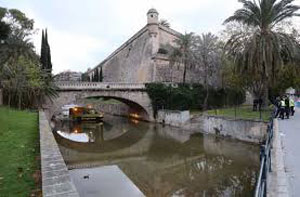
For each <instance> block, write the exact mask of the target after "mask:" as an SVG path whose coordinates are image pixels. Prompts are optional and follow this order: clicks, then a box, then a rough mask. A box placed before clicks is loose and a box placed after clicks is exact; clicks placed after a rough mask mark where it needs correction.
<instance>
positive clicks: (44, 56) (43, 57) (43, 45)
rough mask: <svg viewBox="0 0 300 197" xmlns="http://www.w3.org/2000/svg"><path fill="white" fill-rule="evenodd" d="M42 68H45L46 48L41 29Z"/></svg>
mask: <svg viewBox="0 0 300 197" xmlns="http://www.w3.org/2000/svg"><path fill="white" fill-rule="evenodd" d="M40 62H41V66H42V70H44V69H46V48H45V34H44V30H42V44H41V58H40Z"/></svg>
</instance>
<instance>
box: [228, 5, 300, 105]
mask: <svg viewBox="0 0 300 197" xmlns="http://www.w3.org/2000/svg"><path fill="white" fill-rule="evenodd" d="M293 1H294V0H280V1H276V0H261V1H258V2H257V1H255V0H252V1H249V0H239V2H241V3H242V4H243V8H241V9H238V10H237V11H236V12H235V13H234V15H232V16H231V17H229V18H227V19H226V20H225V22H224V23H229V22H239V23H242V24H244V25H246V26H249V27H251V28H253V32H251V33H250V34H243V33H237V34H234V35H232V36H231V38H230V39H229V40H228V41H227V43H226V49H227V51H228V54H229V55H230V56H232V57H233V59H234V61H235V63H236V64H237V66H238V67H239V68H238V70H239V71H241V72H247V74H249V75H250V77H251V78H252V81H253V82H257V81H258V82H259V83H261V86H262V88H261V89H262V92H260V95H261V96H263V105H264V107H266V106H267V101H268V90H269V87H271V86H272V85H273V84H274V82H275V81H276V79H277V77H278V76H277V74H278V71H279V70H280V68H281V67H282V66H283V65H284V63H286V62H287V61H288V62H290V61H293V58H294V56H295V51H296V50H295V48H296V47H297V42H296V41H295V39H294V38H293V37H291V36H290V35H288V34H286V33H284V32H280V31H276V26H278V24H279V23H280V22H282V21H284V20H285V19H288V18H291V17H293V16H299V14H297V13H296V12H297V11H298V10H299V8H300V7H299V6H296V5H293V4H292V2H293Z"/></svg>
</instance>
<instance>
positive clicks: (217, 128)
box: [199, 116, 267, 143]
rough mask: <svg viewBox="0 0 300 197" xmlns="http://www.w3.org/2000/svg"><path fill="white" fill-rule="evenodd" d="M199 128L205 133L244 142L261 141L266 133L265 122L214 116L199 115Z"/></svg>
mask: <svg viewBox="0 0 300 197" xmlns="http://www.w3.org/2000/svg"><path fill="white" fill-rule="evenodd" d="M200 122H201V123H202V124H201V125H199V128H200V129H201V130H203V131H204V132H205V133H209V134H215V135H219V136H224V137H231V138H235V139H238V140H241V141H245V142H252V143H261V142H262V141H264V139H265V137H266V133H267V124H266V123H265V122H262V121H255V120H243V119H234V118H225V117H216V116H202V117H200Z"/></svg>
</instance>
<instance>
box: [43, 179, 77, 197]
mask: <svg viewBox="0 0 300 197" xmlns="http://www.w3.org/2000/svg"><path fill="white" fill-rule="evenodd" d="M72 192H76V189H75V186H74V184H73V183H70V182H67V183H63V184H56V185H50V186H43V194H44V196H53V195H58V194H64V193H72Z"/></svg>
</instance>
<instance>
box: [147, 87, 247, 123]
mask: <svg viewBox="0 0 300 197" xmlns="http://www.w3.org/2000/svg"><path fill="white" fill-rule="evenodd" d="M146 91H147V93H148V95H149V97H150V99H151V103H152V107H153V110H154V117H156V113H157V111H158V110H160V109H170V110H188V109H196V110H201V109H203V103H204V99H205V96H206V90H205V89H204V87H203V85H201V84H176V85H175V84H173V85H171V84H163V83H148V84H146ZM244 101H245V92H243V91H237V90H234V89H229V88H226V89H224V88H219V89H215V88H212V87H210V88H209V97H208V108H220V107H224V106H233V105H240V104H242V103H243V102H244Z"/></svg>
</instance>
